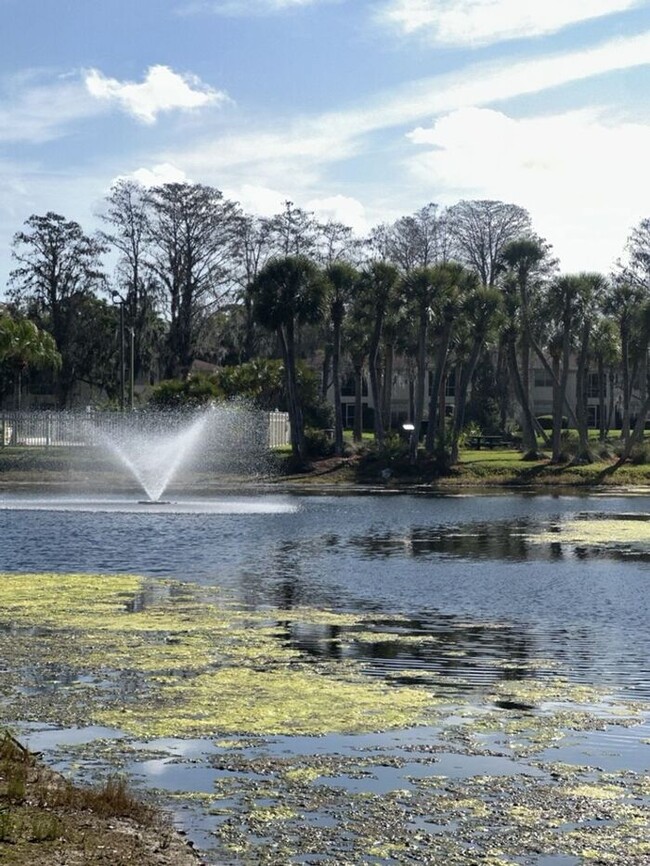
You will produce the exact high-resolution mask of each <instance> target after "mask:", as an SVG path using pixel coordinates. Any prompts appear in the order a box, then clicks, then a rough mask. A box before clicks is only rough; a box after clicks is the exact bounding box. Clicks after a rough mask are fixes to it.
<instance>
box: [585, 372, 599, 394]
mask: <svg viewBox="0 0 650 866" xmlns="http://www.w3.org/2000/svg"><path fill="white" fill-rule="evenodd" d="M599 396H600V376H599V375H598V373H587V397H588V398H589V397H591V398H592V399H596V398H598V397H599Z"/></svg>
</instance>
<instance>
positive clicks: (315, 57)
mask: <svg viewBox="0 0 650 866" xmlns="http://www.w3.org/2000/svg"><path fill="white" fill-rule="evenodd" d="M0 33H2V43H1V44H2V51H1V52H0V292H1V291H2V287H3V286H4V285H5V282H6V276H7V273H8V270H9V268H10V266H11V264H10V258H9V249H10V243H11V238H12V235H13V233H14V232H15V231H17V230H19V229H20V227H21V225H22V223H23V221H24V220H25V219H27V217H29V216H30V214H32V213H45V212H46V211H47V210H54V211H57V212H59V213H62V214H64V215H65V216H66V217H68V218H70V219H77V220H79V221H80V222H81V223H82V225H83V226H84V228H86V229H87V230H88V231H92V230H94V229H95V228H96V227H97V224H98V223H97V217H96V214H97V212H98V210H99V209H100V208H101V202H102V198H103V196H104V194H105V192H106V191H107V189H108V188H109V187H110V185H111V183H112V182H113V181H114V180H115V179H116V178H118V177H122V176H134V177H136V178H138V179H140V180H141V181H143V182H145V183H155V182H163V181H166V180H182V179H187V180H190V181H199V182H203V183H208V184H212V185H214V186H216V187H218V188H219V189H222V190H223V191H224V192H225V193H226V194H227V195H228V196H230V197H232V198H235V199H237V200H239V201H240V202H241V203H242V205H243V206H244V208H245V209H246V210H248V211H251V212H256V213H264V214H268V213H273V212H276V211H277V210H279V209H280V206H281V203H282V201H284V200H285V199H287V198H289V199H291V200H292V201H294V202H295V203H296V204H299V205H301V206H302V207H306V208H308V209H310V210H314V211H315V212H316V213H317V215H319V216H320V217H322V218H327V217H334V218H337V219H341V220H342V221H344V222H347V223H349V224H351V225H352V226H353V227H354V228H355V229H356V230H357V231H359V232H364V231H366V230H367V229H369V228H370V227H371V226H373V225H375V224H376V223H378V222H380V221H384V220H392V219H395V218H397V217H398V216H401V215H403V214H406V213H411V212H413V211H414V210H416V209H418V208H420V207H422V206H423V205H424V204H426V203H427V202H430V201H435V202H438V203H439V204H440V205H449V204H453V203H455V202H456V201H458V200H460V199H461V198H496V199H502V200H505V201H512V202H515V203H516V204H520V205H522V206H523V207H526V208H528V210H529V211H530V213H531V216H532V218H533V223H534V226H535V228H536V230H537V231H538V232H539V233H540V234H541V235H543V236H544V237H546V238H547V239H548V240H549V241H550V242H551V243H552V244H553V245H554V247H555V250H556V253H557V254H558V255H559V257H560V260H561V265H562V267H563V269H564V270H565V271H575V270H586V269H589V270H593V269H597V270H603V271H608V270H609V269H610V267H611V266H612V264H613V262H614V260H615V259H616V258H617V257H619V256H621V255H622V253H623V247H624V244H625V240H626V237H627V235H628V234H629V231H630V229H631V228H632V227H633V226H634V225H635V224H637V223H638V222H639V220H640V219H642V218H644V217H648V216H650V171H648V154H649V153H650V100H649V99H648V93H649V92H650V3H649V2H648V0H372V2H367V0H0Z"/></svg>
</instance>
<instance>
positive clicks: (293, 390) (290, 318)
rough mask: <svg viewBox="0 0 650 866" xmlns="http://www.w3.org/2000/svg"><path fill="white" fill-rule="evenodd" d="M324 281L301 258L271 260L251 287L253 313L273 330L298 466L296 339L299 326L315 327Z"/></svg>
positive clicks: (300, 425) (301, 445)
mask: <svg viewBox="0 0 650 866" xmlns="http://www.w3.org/2000/svg"><path fill="white" fill-rule="evenodd" d="M326 292H327V285H326V281H325V278H324V277H323V275H322V273H321V272H320V270H319V269H318V268H317V267H316V265H315V264H314V263H313V262H312V261H311V260H310V259H308V258H306V257H305V256H285V257H283V258H276V259H271V261H269V262H267V264H266V265H264V267H263V268H262V270H261V271H260V272H259V274H258V275H257V277H256V278H255V280H254V282H253V285H252V287H251V294H252V297H253V313H254V316H255V318H256V319H257V321H258V322H259V323H260V324H261V325H262V326H263V327H265V328H268V329H269V330H272V331H275V333H276V335H277V337H278V342H279V344H280V349H281V352H282V358H283V360H284V366H285V376H286V386H287V402H288V407H287V408H288V411H289V420H290V423H291V449H292V452H293V456H294V458H295V459H296V460H298V461H299V462H300V463H304V462H305V460H306V457H307V454H306V449H305V430H304V420H303V412H302V404H301V400H300V395H299V393H298V386H297V374H296V337H297V332H298V330H299V328H300V326H301V325H305V324H315V323H316V322H317V321H318V320H319V319H320V317H321V315H322V312H323V306H324V301H325V297H326Z"/></svg>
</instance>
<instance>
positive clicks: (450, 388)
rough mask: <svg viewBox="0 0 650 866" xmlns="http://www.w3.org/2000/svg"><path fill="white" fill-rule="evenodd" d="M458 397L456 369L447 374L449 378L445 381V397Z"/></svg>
mask: <svg viewBox="0 0 650 866" xmlns="http://www.w3.org/2000/svg"><path fill="white" fill-rule="evenodd" d="M455 396H456V368H455V367H454V368H453V369H452V370H450V371H449V373H448V374H447V378H446V380H445V397H455Z"/></svg>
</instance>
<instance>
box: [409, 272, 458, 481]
mask: <svg viewBox="0 0 650 866" xmlns="http://www.w3.org/2000/svg"><path fill="white" fill-rule="evenodd" d="M464 273H465V270H464V268H462V267H461V266H460V265H456V264H454V263H450V264H441V265H434V266H433V267H427V268H415V269H414V270H412V271H410V272H409V273H408V274H406V275H405V276H404V278H403V280H402V284H401V288H402V292H403V294H404V296H405V300H406V303H407V304H408V306H409V308H410V310H411V315H412V318H413V321H414V325H415V332H416V335H417V350H416V370H417V375H416V382H415V407H414V409H415V411H414V416H413V432H412V433H411V440H410V446H409V458H410V461H411V463H412V464H415V462H416V460H417V450H418V443H419V441H420V431H421V429H422V419H423V417H424V403H425V391H426V376H427V369H428V341H429V332H430V328H431V323H432V322H433V321H434V317H435V306H436V303H438V302H439V301H440V299H441V297H442V296H444V295H445V293H448V292H450V291H451V290H452V288H453V287H454V286H455V285H456V282H457V281H458V280H459V278H460V276H461V275H462V274H464ZM435 393H437V392H435ZM429 426H431V419H430V422H429Z"/></svg>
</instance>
